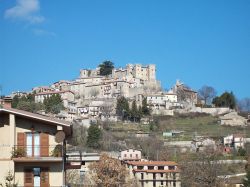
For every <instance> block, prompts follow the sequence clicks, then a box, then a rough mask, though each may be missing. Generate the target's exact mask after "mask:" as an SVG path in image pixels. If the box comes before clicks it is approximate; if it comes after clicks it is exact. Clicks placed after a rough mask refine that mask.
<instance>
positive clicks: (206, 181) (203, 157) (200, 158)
mask: <svg viewBox="0 0 250 187" xmlns="http://www.w3.org/2000/svg"><path fill="white" fill-rule="evenodd" d="M217 156H218V154H217V153H216V152H214V151H211V150H209V151H207V152H199V153H197V154H196V155H195V158H194V155H193V156H192V157H187V158H186V159H185V160H184V161H182V162H180V169H181V170H182V173H181V177H182V186H184V187H189V186H192V187H199V186H203V187H216V186H220V184H221V181H220V179H218V177H217V176H218V175H219V172H220V170H221V165H220V164H219V163H218V162H217V161H216V157H217Z"/></svg>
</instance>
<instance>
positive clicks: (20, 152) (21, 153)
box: [11, 147, 26, 158]
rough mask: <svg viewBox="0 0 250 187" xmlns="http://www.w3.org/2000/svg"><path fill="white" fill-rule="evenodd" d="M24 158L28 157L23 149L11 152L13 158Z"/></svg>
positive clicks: (18, 148) (15, 149) (19, 148)
mask: <svg viewBox="0 0 250 187" xmlns="http://www.w3.org/2000/svg"><path fill="white" fill-rule="evenodd" d="M24 156H26V153H25V150H24V148H21V147H17V148H14V149H13V150H12V152H11V158H19V157H24Z"/></svg>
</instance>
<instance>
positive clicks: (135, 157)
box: [120, 149, 141, 161]
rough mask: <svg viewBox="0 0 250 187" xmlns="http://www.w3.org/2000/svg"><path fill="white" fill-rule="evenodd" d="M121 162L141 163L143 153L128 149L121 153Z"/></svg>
mask: <svg viewBox="0 0 250 187" xmlns="http://www.w3.org/2000/svg"><path fill="white" fill-rule="evenodd" d="M120 160H122V161H139V160H141V151H139V150H134V149H127V150H124V151H121V155H120Z"/></svg>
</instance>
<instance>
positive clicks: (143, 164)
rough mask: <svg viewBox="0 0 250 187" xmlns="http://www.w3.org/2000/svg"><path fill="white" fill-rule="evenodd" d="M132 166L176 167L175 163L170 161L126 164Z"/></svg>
mask: <svg viewBox="0 0 250 187" xmlns="http://www.w3.org/2000/svg"><path fill="white" fill-rule="evenodd" d="M127 163H128V164H129V165H133V166H177V165H178V164H177V163H176V162H171V161H131V162H127Z"/></svg>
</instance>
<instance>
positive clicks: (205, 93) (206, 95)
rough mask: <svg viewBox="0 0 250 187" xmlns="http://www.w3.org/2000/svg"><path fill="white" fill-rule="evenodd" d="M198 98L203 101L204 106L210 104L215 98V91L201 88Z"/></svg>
mask: <svg viewBox="0 0 250 187" xmlns="http://www.w3.org/2000/svg"><path fill="white" fill-rule="evenodd" d="M199 96H200V97H201V98H202V99H204V101H205V105H207V104H211V101H212V99H213V98H214V97H215V96H216V90H215V89H214V88H213V87H212V86H206V85H205V86H202V88H201V89H200V90H199Z"/></svg>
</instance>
